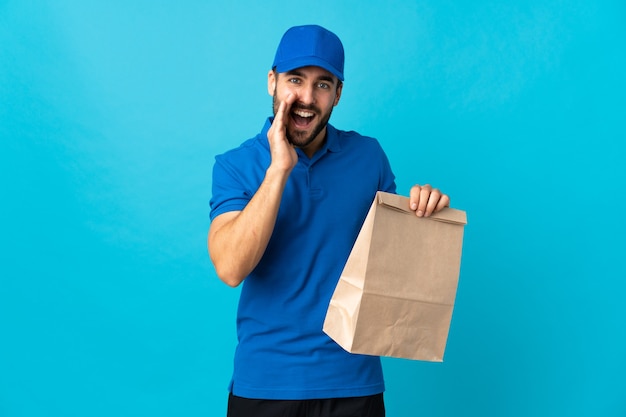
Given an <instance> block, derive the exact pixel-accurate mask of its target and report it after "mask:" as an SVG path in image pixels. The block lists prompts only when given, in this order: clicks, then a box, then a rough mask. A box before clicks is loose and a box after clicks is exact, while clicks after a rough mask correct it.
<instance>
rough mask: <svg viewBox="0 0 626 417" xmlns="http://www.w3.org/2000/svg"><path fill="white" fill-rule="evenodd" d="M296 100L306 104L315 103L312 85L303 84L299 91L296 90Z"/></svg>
mask: <svg viewBox="0 0 626 417" xmlns="http://www.w3.org/2000/svg"><path fill="white" fill-rule="evenodd" d="M298 101H299V102H301V103H302V104H306V105H309V104H314V103H315V91H314V88H313V85H311V84H307V85H304V86H303V87H302V88H301V89H300V91H298Z"/></svg>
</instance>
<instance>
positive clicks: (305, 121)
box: [291, 109, 315, 129]
mask: <svg viewBox="0 0 626 417" xmlns="http://www.w3.org/2000/svg"><path fill="white" fill-rule="evenodd" d="M291 119H292V120H293V121H294V123H295V125H296V127H297V128H298V129H306V128H307V127H309V126H310V125H311V123H312V122H313V119H315V113H313V112H312V111H310V110H302V109H296V110H294V111H292V112H291Z"/></svg>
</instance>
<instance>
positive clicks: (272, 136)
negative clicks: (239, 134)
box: [267, 93, 298, 172]
mask: <svg viewBox="0 0 626 417" xmlns="http://www.w3.org/2000/svg"><path fill="white" fill-rule="evenodd" d="M296 98H297V97H296V95H295V94H293V93H289V94H288V95H287V97H286V98H285V100H283V101H282V102H281V103H280V105H279V106H278V110H277V112H276V115H275V116H274V122H273V123H272V126H271V127H270V129H269V130H268V131H267V139H268V141H269V144H270V153H271V155H272V162H271V165H270V166H271V167H274V168H277V169H279V170H282V171H286V172H291V170H292V169H293V167H295V166H296V164H297V163H298V154H297V153H296V150H295V149H294V147H293V145H292V144H291V143H289V140H288V139H287V123H289V110H290V109H291V105H292V104H293V103H294V102H295V101H296Z"/></svg>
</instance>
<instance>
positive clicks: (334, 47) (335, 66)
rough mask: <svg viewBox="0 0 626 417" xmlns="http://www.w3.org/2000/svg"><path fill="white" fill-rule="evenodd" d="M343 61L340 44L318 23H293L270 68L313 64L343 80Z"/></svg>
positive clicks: (288, 69)
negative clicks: (302, 24)
mask: <svg viewBox="0 0 626 417" xmlns="http://www.w3.org/2000/svg"><path fill="white" fill-rule="evenodd" d="M343 62H344V53H343V45H342V44H341V41H340V40H339V38H338V37H337V35H335V34H334V33H333V32H331V31H329V30H327V29H324V28H323V27H321V26H318V25H305V26H294V27H292V28H290V29H288V30H287V32H285V34H284V35H283V37H282V39H281V40H280V44H279V45H278V49H277V50H276V56H275V57H274V64H273V65H272V68H275V69H276V71H278V72H287V71H291V70H293V69H296V68H301V67H307V66H311V65H313V66H316V67H321V68H324V69H325V70H326V71H328V72H330V73H332V74H334V75H335V76H336V77H337V78H339V79H340V80H341V81H343Z"/></svg>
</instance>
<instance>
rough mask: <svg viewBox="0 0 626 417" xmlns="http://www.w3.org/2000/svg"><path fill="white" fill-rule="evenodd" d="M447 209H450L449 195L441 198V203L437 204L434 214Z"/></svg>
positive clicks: (443, 195) (442, 195)
mask: <svg viewBox="0 0 626 417" xmlns="http://www.w3.org/2000/svg"><path fill="white" fill-rule="evenodd" d="M445 207H450V197H449V196H448V195H447V194H441V198H439V202H438V203H437V207H436V208H435V210H434V212H438V211H439V210H441V209H443V208H445Z"/></svg>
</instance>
